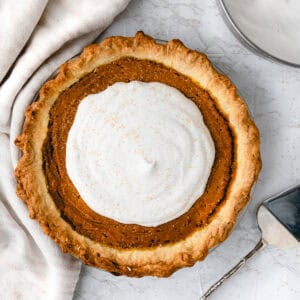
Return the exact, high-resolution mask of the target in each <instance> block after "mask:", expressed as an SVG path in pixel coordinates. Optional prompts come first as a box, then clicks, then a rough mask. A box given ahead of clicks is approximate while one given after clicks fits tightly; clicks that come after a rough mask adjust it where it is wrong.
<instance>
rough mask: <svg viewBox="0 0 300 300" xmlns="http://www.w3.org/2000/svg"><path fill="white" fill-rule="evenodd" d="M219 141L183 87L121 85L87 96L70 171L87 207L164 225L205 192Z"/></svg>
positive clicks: (71, 141) (72, 137)
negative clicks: (216, 142) (215, 139)
mask: <svg viewBox="0 0 300 300" xmlns="http://www.w3.org/2000/svg"><path fill="white" fill-rule="evenodd" d="M214 155H215V149H214V143H213V140H212V138H211V135H210V133H209V131H208V129H207V127H206V125H205V124H204V122H203V118H202V115H201V112H200V111H199V109H198V108H197V106H196V105H195V104H194V103H193V102H192V101H191V100H189V99H188V98H186V97H185V96H184V95H183V94H182V93H180V92H179V91H178V90H177V89H175V88H172V87H170V86H167V85H164V84H161V83H156V82H151V83H143V82H139V81H133V82H130V83H115V84H114V85H112V86H110V87H108V88H107V89H106V90H104V91H102V92H100V93H98V94H92V95H89V96H87V97H86V98H84V99H83V100H82V101H81V103H80V105H79V107H78V111H77V113H76V115H75V120H74V123H73V125H72V127H71V129H70V132H69V135H68V140H67V146H66V167H67V172H68V175H69V177H70V179H71V180H72V182H73V184H74V185H75V187H76V188H77V190H78V192H79V194H80V195H81V197H82V199H83V200H84V201H85V203H86V204H87V205H88V206H89V207H90V208H91V209H93V210H94V211H95V212H97V213H98V214H100V215H102V216H105V217H108V218H111V219H114V220H116V221H119V222H121V223H126V224H140V225H143V226H157V225H160V224H163V223H166V222H168V221H171V220H173V219H175V218H177V217H179V216H181V215H182V214H184V213H185V212H187V211H188V210H189V209H190V207H191V206H192V205H193V204H194V202H195V201H196V200H197V199H198V198H199V197H200V196H201V195H202V194H203V192H204V190H205V186H206V183H207V180H208V177H209V175H210V172H211V168H212V165H213V162H214Z"/></svg>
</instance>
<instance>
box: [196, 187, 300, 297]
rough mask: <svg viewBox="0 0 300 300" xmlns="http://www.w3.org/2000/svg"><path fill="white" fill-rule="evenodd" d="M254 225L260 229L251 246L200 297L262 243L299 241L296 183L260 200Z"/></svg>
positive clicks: (282, 245) (286, 244) (299, 195)
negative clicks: (255, 240)
mask: <svg viewBox="0 0 300 300" xmlns="http://www.w3.org/2000/svg"><path fill="white" fill-rule="evenodd" d="M257 225H258V228H259V230H260V239H259V241H258V243H257V244H256V246H255V247H254V249H253V250H251V251H250V252H249V253H248V254H247V255H246V256H245V257H243V258H242V259H241V260H240V261H239V262H238V263H237V264H236V265H235V266H234V267H233V268H232V269H231V270H230V271H229V272H227V273H226V274H225V275H224V276H223V277H222V278H220V279H219V280H218V281H217V282H216V283H215V284H213V285H212V286H211V287H210V288H209V289H208V291H207V292H206V293H205V294H204V295H203V296H202V297H201V298H200V300H204V299H207V298H208V297H209V296H210V295H211V294H212V293H213V292H214V291H215V290H216V289H217V288H218V287H219V286H220V285H221V284H222V283H223V282H224V281H225V280H226V279H228V278H229V277H230V276H231V275H233V274H234V273H235V272H236V271H237V270H239V269H240V268H241V267H242V266H243V265H245V264H246V262H247V261H248V260H249V259H250V258H251V257H252V256H253V255H254V254H255V253H257V252H258V251H259V250H260V249H262V248H263V247H265V246H266V245H273V246H276V247H278V248H287V247H296V246H299V245H300V185H297V186H295V187H292V188H290V189H288V190H286V191H284V192H282V193H280V194H277V195H275V196H272V197H271V198H269V199H267V200H265V201H264V202H262V204H261V205H260V206H259V207H258V210H257Z"/></svg>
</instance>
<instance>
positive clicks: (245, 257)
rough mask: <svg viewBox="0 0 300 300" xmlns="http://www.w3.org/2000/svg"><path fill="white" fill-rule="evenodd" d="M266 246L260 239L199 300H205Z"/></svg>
mask: <svg viewBox="0 0 300 300" xmlns="http://www.w3.org/2000/svg"><path fill="white" fill-rule="evenodd" d="M265 246H266V243H265V242H264V240H263V239H262V237H261V238H260V240H259V241H258V243H257V244H256V245H255V247H254V248H253V249H252V250H251V251H250V252H249V253H248V254H247V255H246V256H244V257H243V258H242V259H241V260H240V261H239V262H238V263H237V264H236V265H235V266H234V267H233V268H232V269H231V270H229V271H228V272H227V273H226V274H225V275H224V276H223V277H221V278H220V279H219V280H218V281H217V282H215V283H214V284H213V285H212V286H211V287H210V288H209V289H208V290H207V292H206V293H205V294H204V295H202V296H201V298H200V300H205V299H207V298H208V297H209V296H210V295H211V294H212V293H213V292H214V291H215V290H216V289H217V288H218V287H219V286H220V285H221V284H222V283H223V282H224V281H225V280H226V279H228V278H229V277H230V276H231V275H233V274H234V273H235V272H236V271H238V270H239V269H240V268H241V267H242V266H243V265H245V264H246V262H247V261H248V260H249V259H250V258H251V257H252V256H253V255H254V254H256V253H257V252H258V250H260V249H262V248H263V247H265Z"/></svg>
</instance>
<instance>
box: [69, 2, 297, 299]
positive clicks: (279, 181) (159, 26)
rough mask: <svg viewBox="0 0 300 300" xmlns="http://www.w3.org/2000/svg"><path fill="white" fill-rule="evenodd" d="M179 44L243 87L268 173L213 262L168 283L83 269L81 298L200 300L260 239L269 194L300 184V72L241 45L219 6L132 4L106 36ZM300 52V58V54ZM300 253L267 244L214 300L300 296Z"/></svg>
mask: <svg viewBox="0 0 300 300" xmlns="http://www.w3.org/2000/svg"><path fill="white" fill-rule="evenodd" d="M137 30H143V31H144V32H145V33H148V34H150V35H152V36H154V37H156V38H159V39H164V40H168V39H171V38H179V39H181V40H182V41H183V42H184V43H185V44H186V45H187V46H189V47H191V48H195V49H198V50H200V51H203V52H205V53H206V54H207V55H208V56H209V58H210V59H211V60H212V61H213V63H214V64H215V65H216V66H217V67H219V68H220V69H221V70H222V71H223V72H224V73H226V74H227V75H228V76H229V77H230V78H231V79H232V80H233V81H234V82H235V83H236V85H237V86H238V88H239V91H240V94H241V95H242V96H243V97H244V99H245V101H246V102H247V103H248V105H249V109H250V111H251V113H252V115H253V117H254V119H255V121H256V124H257V126H258V127H259V129H260V133H261V152H262V160H263V169H262V172H261V175H260V178H259V181H258V183H257V185H256V188H255V192H254V194H253V199H252V201H251V202H250V205H249V206H248V208H247V209H246V210H244V212H243V213H242V216H241V217H240V221H239V223H238V225H237V226H236V227H235V229H234V231H233V233H232V234H231V236H230V237H229V239H227V240H226V241H225V242H224V243H223V244H222V245H221V246H219V247H218V248H216V249H215V250H214V251H213V252H212V253H211V254H210V255H209V256H208V258H207V259H206V260H205V261H204V262H201V263H197V264H196V265H195V266H194V267H193V268H186V269H183V270H180V271H178V272H176V273H175V274H174V275H173V276H171V277H170V278H167V279H157V278H151V277H148V278H142V279H131V278H125V277H115V276H113V275H111V274H109V273H106V272H103V271H100V270H97V269H94V268H89V267H86V266H84V267H83V268H82V272H81V276H80V281H79V283H78V285H77V289H76V292H75V297H74V298H75V299H91V300H92V299H199V298H200V295H201V293H203V292H204V291H205V290H206V289H207V288H208V287H209V286H210V284H212V283H213V282H214V281H216V280H217V279H218V277H219V276H221V275H222V274H223V273H225V272H226V271H227V270H228V268H229V266H230V265H232V264H234V263H236V262H237V261H238V260H239V259H240V258H241V257H242V256H244V255H245V254H246V253H247V252H248V251H249V250H250V249H251V247H253V246H254V244H255V242H256V241H257V240H258V236H259V234H258V231H257V229H256V221H255V211H256V209H257V206H258V204H259V203H260V202H261V201H262V200H264V199H265V198H267V197H268V196H270V195H272V194H274V193H277V192H279V191H281V190H283V189H285V188H287V187H289V186H291V185H295V184H297V183H300V155H299V154H300V151H299V150H300V69H295V68H291V67H288V66H285V65H281V64H277V63H274V62H271V61H268V60H266V59H263V58H261V57H258V56H257V55H255V54H253V53H252V52H251V51H249V50H248V49H246V48H245V47H244V46H242V45H241V44H240V43H239V41H237V40H236V38H235V37H234V36H233V35H232V33H231V32H230V31H229V30H228V28H227V26H226V25H225V23H224V21H223V19H222V17H221V15H220V12H219V10H218V6H217V3H216V1H206V0H197V1H195V0H194V1H192V0H185V1H183V0H181V1H179V0H176V1H175V0H168V1H166V0H165V1H162V0H140V1H138V0H133V1H132V2H131V4H130V5H129V7H128V8H127V10H126V11H125V12H124V13H123V14H122V15H120V16H119V17H118V19H117V20H116V21H115V22H114V23H113V24H112V26H111V27H110V28H109V29H108V30H107V31H106V32H105V34H104V36H109V35H127V36H129V35H133V34H134V33H135V32H136V31H137ZM299 55H300V54H299ZM299 280H300V248H295V249H289V250H280V249H276V248H273V247H267V248H266V249H264V250H263V251H262V252H261V253H258V254H257V255H256V256H255V257H254V258H253V259H252V260H251V261H250V262H249V263H248V264H247V265H246V266H245V267H243V268H242V269H241V270H240V271H239V272H238V273H236V274H235V275H234V276H233V277H231V278H230V279H229V280H228V281H227V282H225V283H224V284H223V285H222V286H221V287H220V288H219V289H218V290H217V291H216V292H215V293H214V294H213V295H212V296H211V299H216V300H218V299H220V300H221V299H295V300H296V299H300V286H299Z"/></svg>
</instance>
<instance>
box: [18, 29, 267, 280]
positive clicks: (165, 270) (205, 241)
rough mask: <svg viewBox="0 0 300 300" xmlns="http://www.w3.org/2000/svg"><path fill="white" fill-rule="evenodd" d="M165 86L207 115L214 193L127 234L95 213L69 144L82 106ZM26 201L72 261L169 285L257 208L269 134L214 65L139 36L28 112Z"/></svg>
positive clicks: (106, 47) (73, 74)
mask: <svg viewBox="0 0 300 300" xmlns="http://www.w3.org/2000/svg"><path fill="white" fill-rule="evenodd" d="M131 81H142V82H160V83H163V84H166V85H168V86H171V87H175V88H176V89H177V90H179V91H180V92H181V93H183V94H184V95H185V96H186V97H187V98H189V99H190V100H192V101H193V102H194V103H195V104H196V105H197V106H198V108H199V109H200V111H201V113H202V116H203V119H204V121H205V124H206V126H207V128H208V129H209V131H210V134H211V136H212V138H213V141H214V145H215V152H216V153H215V160H214V165H213V167H212V169H211V174H210V177H209V179H208V182H207V185H206V189H205V192H204V193H203V195H202V196H201V197H200V198H199V199H197V200H196V202H195V203H194V205H193V206H192V207H191V208H190V209H189V210H188V211H187V212H186V213H184V214H182V215H181V216H180V217H178V218H176V219H174V220H171V221H169V222H167V223H164V224H161V225H158V226H141V225H137V224H123V223H119V222H117V221H115V220H113V219H110V218H107V217H104V216H102V215H100V214H97V213H96V212H95V211H93V210H92V209H91V208H89V207H88V206H87V204H86V203H85V202H84V199H82V198H81V196H80V194H79V193H78V191H77V189H76V187H75V186H74V185H73V183H72V181H71V180H70V178H69V176H68V173H67V170H66V143H67V137H68V133H69V131H70V128H71V126H72V124H73V121H74V118H75V114H76V111H77V109H78V105H79V104H80V102H81V100H82V99H83V98H84V97H86V96H87V95H89V94H95V93H99V92H101V91H103V90H105V89H106V88H107V87H108V86H111V85H112V84H114V83H117V82H131ZM16 144H17V146H18V147H19V148H20V149H21V150H22V151H23V156H22V158H21V159H20V161H19V163H18V166H17V168H16V172H15V173H16V178H17V183H18V185H17V194H18V196H19V197H20V198H21V199H23V200H24V201H25V202H26V204H27V206H28V208H29V212H30V217H32V218H35V219H37V221H38V222H39V223H40V225H41V226H42V228H43V230H44V232H45V233H47V234H48V235H49V236H50V237H51V238H52V239H54V240H55V242H56V243H58V244H59V246H60V247H61V248H62V250H63V251H65V252H68V253H71V254H73V255H75V256H76V257H79V258H81V259H82V260H83V262H84V263H86V264H89V265H93V266H97V267H100V268H103V269H106V270H108V271H110V272H114V273H116V274H125V275H128V276H144V275H155V276H161V277H163V276H169V275H170V274H171V273H173V272H174V271H175V270H177V269H178V268H181V267H184V266H191V265H193V264H194V263H195V262H196V261H197V260H201V259H204V258H205V256H206V255H207V253H208V250H209V249H210V248H212V247H213V246H215V245H216V244H218V243H219V242H221V241H223V240H224V239H225V238H226V237H227V235H228V233H229V232H230V230H231V228H232V226H233V225H234V223H235V221H236V218H237V215H238V213H239V211H240V210H241V209H242V208H243V207H244V205H245V204H246V203H247V201H248V199H249V193H250V190H251V187H252V185H253V183H254V182H255V181H256V179H257V177H258V173H259V170H260V167H261V163H260V154H259V134H258V130H257V128H256V127H255V125H254V123H253V121H252V120H251V118H250V116H249V114H248V111H247V107H246V104H245V103H244V102H243V100H242V99H241V98H240V97H239V96H238V94H237V91H236V88H235V86H234V85H233V84H232V83H231V82H230V80H229V79H228V78H226V77H225V76H224V75H221V74H219V73H218V72H217V71H216V70H215V69H214V68H213V66H212V65H211V63H210V62H209V61H208V59H207V58H206V56H205V55H203V54H201V53H199V52H196V51H192V50H190V49H187V48H186V47H185V46H184V45H183V44H182V43H181V42H180V41H178V40H172V41H170V42H169V43H168V44H166V45H161V44H158V43H156V41H155V40H154V39H152V38H150V37H148V36H146V35H144V34H143V33H141V32H139V33H137V34H136V36H135V37H133V38H124V37H111V38H108V39H105V40H104V41H103V42H101V43H100V44H97V45H91V46H88V47H86V48H85V49H84V51H83V53H82V54H81V55H80V57H78V58H75V59H73V60H71V61H68V62H66V63H65V64H64V65H62V66H61V68H60V72H59V74H58V75H57V76H56V77H55V78H54V79H53V80H50V81H48V82H47V83H45V84H44V86H43V87H42V89H41V91H40V97H39V99H38V101H37V102H35V103H33V104H32V105H31V106H30V107H29V108H28V110H27V111H26V120H25V124H24V129H23V133H22V134H21V135H20V136H19V137H18V138H17V140H16Z"/></svg>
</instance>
